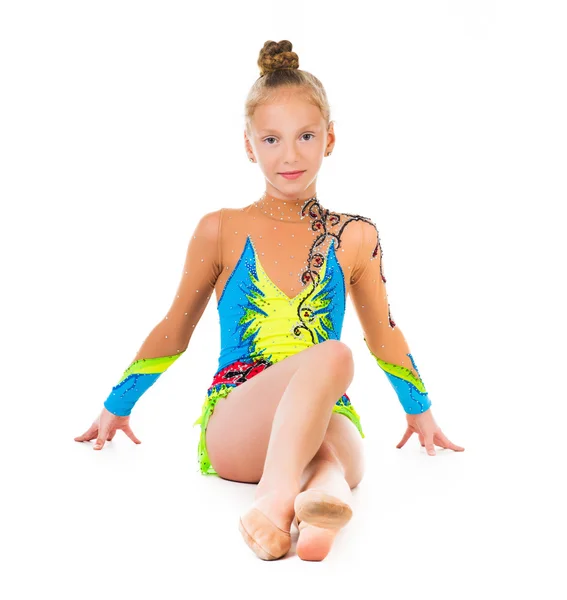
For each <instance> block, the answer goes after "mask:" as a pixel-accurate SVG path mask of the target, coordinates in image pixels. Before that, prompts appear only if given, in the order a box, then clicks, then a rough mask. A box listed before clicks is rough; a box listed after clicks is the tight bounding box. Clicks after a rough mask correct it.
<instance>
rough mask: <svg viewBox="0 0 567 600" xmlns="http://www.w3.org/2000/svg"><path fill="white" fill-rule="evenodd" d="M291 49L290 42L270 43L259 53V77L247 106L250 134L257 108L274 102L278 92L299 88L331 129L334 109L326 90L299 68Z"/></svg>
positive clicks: (253, 86) (247, 129) (247, 127)
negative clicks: (332, 110)
mask: <svg viewBox="0 0 567 600" xmlns="http://www.w3.org/2000/svg"><path fill="white" fill-rule="evenodd" d="M291 49H292V44H291V42H290V41H288V40H282V41H280V42H274V41H271V40H268V41H267V42H265V43H264V46H263V48H262V49H261V50H260V54H259V56H258V66H259V67H260V77H258V79H257V80H256V81H255V82H254V84H253V85H252V87H251V88H250V91H249V92H248V96H247V98H246V103H245V112H244V119H245V124H246V131H247V132H248V133H250V125H251V122H252V117H253V116H254V111H255V110H256V108H257V107H258V106H260V105H261V104H266V103H268V102H271V101H273V100H275V98H276V97H277V95H278V92H279V91H280V90H282V89H284V88H289V89H294V88H296V89H297V91H298V93H299V94H300V95H302V96H304V98H305V99H306V100H307V101H308V102H311V103H312V104H314V105H315V106H317V107H318V108H319V110H320V111H321V114H322V115H323V119H324V120H325V123H326V125H327V128H328V127H329V124H330V117H331V108H330V106H329V101H328V100H327V93H326V92H325V88H324V87H323V84H322V83H321V82H320V81H319V80H318V79H317V77H315V75H312V74H311V73H308V72H307V71H302V70H301V69H300V68H299V58H298V56H297V54H296V53H295V52H292V51H291Z"/></svg>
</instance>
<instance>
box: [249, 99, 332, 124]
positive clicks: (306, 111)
mask: <svg viewBox="0 0 567 600" xmlns="http://www.w3.org/2000/svg"><path fill="white" fill-rule="evenodd" d="M322 120H323V116H322V115H321V111H320V110H319V108H318V107H317V106H315V105H314V104H313V103H312V102H309V101H308V100H306V99H305V98H302V97H301V96H298V95H297V94H295V95H289V94H288V95H285V94H282V95H280V96H278V97H277V98H275V99H273V100H271V101H269V102H266V103H265V104H261V105H259V106H258V107H257V108H256V110H255V111H254V117H253V123H254V128H255V129H256V130H257V131H260V130H265V129H269V130H274V129H278V130H284V129H285V130H296V129H298V128H301V127H305V126H308V125H309V126H317V125H320V124H321V121H322Z"/></svg>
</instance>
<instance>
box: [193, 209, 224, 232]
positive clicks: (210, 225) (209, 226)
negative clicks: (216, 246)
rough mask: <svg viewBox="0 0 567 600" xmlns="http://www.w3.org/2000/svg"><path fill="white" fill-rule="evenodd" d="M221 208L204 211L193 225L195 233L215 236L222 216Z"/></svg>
mask: <svg viewBox="0 0 567 600" xmlns="http://www.w3.org/2000/svg"><path fill="white" fill-rule="evenodd" d="M223 210H225V209H223V208H219V209H218V210H214V211H211V212H208V213H205V214H204V215H203V216H202V217H201V218H200V219H199V221H198V223H197V225H196V227H195V235H199V236H203V237H207V238H216V237H217V236H218V234H219V228H220V223H221V218H222V211H223Z"/></svg>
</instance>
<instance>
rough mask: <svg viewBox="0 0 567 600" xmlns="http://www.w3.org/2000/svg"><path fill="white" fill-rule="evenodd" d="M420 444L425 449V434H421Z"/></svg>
mask: <svg viewBox="0 0 567 600" xmlns="http://www.w3.org/2000/svg"><path fill="white" fill-rule="evenodd" d="M419 443H420V444H421V447H422V448H425V438H424V437H423V433H421V432H420V433H419Z"/></svg>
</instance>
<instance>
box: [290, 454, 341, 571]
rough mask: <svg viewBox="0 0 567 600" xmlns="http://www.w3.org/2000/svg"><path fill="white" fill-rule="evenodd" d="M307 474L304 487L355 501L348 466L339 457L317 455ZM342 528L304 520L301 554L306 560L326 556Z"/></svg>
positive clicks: (298, 553) (300, 542)
mask: <svg viewBox="0 0 567 600" xmlns="http://www.w3.org/2000/svg"><path fill="white" fill-rule="evenodd" d="M304 476H305V478H306V482H305V485H304V486H302V490H301V491H305V490H307V489H316V490H323V491H325V492H327V493H328V494H330V495H332V496H335V497H336V498H339V499H340V500H342V501H343V502H344V503H345V504H349V505H350V504H351V501H352V492H351V488H350V486H349V484H348V483H347V481H346V479H345V476H344V469H343V467H342V465H341V463H340V462H339V461H338V460H337V459H336V458H333V457H332V456H330V455H329V456H328V457H327V458H318V457H315V458H314V459H313V460H312V461H311V462H310V463H309V465H308V466H307V468H306V469H305V473H304ZM338 531H339V530H338V529H326V528H322V527H315V526H314V525H308V524H307V523H305V522H302V523H300V524H299V539H298V542H297V549H296V550H297V555H298V556H299V558H301V559H302V560H323V559H324V558H325V557H326V556H327V554H328V553H329V551H330V550H331V546H332V544H333V541H334V540H335V536H336V535H337V533H338Z"/></svg>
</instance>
